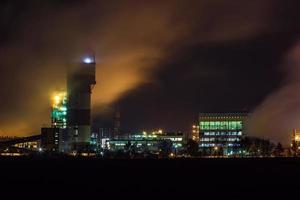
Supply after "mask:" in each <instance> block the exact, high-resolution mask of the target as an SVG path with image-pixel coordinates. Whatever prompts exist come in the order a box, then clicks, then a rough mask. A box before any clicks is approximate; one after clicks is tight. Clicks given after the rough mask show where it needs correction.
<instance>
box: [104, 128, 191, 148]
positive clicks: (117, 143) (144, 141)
mask: <svg viewBox="0 0 300 200" xmlns="http://www.w3.org/2000/svg"><path fill="white" fill-rule="evenodd" d="M163 140H169V141H171V143H172V149H173V151H174V152H178V151H181V150H183V144H184V143H185V141H186V137H185V135H184V134H183V133H182V132H162V131H161V130H159V131H154V132H152V133H146V132H143V133H138V134H130V135H128V136H124V137H118V138H117V139H116V138H115V139H112V140H109V141H108V146H109V148H110V149H111V150H123V149H124V148H125V147H126V145H128V144H131V145H134V146H135V147H136V148H137V150H138V151H141V152H142V151H145V150H146V149H147V150H148V151H151V152H158V151H159V143H160V142H161V141H163Z"/></svg>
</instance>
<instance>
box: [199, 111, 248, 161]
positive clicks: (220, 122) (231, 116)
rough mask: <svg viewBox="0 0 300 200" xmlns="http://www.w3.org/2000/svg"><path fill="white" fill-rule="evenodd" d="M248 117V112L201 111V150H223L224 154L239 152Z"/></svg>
mask: <svg viewBox="0 0 300 200" xmlns="http://www.w3.org/2000/svg"><path fill="white" fill-rule="evenodd" d="M246 118H247V113H200V115H199V148H200V150H202V151H208V152H210V153H212V152H214V151H215V152H217V151H218V152H220V151H222V152H221V153H220V154H222V155H232V154H237V153H239V151H240V146H241V139H242V137H243V136H244V130H245V129H244V125H245V120H246Z"/></svg>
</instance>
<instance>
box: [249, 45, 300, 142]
mask: <svg viewBox="0 0 300 200" xmlns="http://www.w3.org/2000/svg"><path fill="white" fill-rule="evenodd" d="M282 70H283V71H284V72H285V73H286V80H285V81H284V83H282V86H281V87H280V88H279V89H278V90H277V91H276V92H274V93H272V94H271V95H269V96H268V97H267V98H266V99H265V100H264V102H263V103H262V104H261V105H260V106H258V107H257V108H256V110H255V111H254V113H253V115H252V116H251V117H250V120H249V130H248V131H249V134H251V133H252V134H256V135H257V136H259V137H264V138H267V139H271V140H273V141H276V142H282V143H284V144H285V145H287V144H289V143H290V142H291V138H292V133H293V129H298V130H299V129H300V115H299V113H300V95H299V88H300V77H299V74H300V43H298V44H297V45H295V46H294V47H293V48H292V49H291V50H290V52H288V53H287V55H286V56H285V58H284V60H283V61H282Z"/></svg>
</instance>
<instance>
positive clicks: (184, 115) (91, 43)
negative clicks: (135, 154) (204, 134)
mask: <svg viewBox="0 0 300 200" xmlns="http://www.w3.org/2000/svg"><path fill="white" fill-rule="evenodd" d="M297 2H298V1H297V0H294V1H292V0H285V1H280V0H265V1H264V0H253V1H248V0H245V1H234V0H232V1H228V0H202V1H201V0H198V1H175V0H174V1H173V0H172V1H171V0H170V1H151V2H150V1H142V0H141V1H114V2H113V3H112V2H108V1H96V0H95V1H79V0H77V1H71V0H65V1H54V0H51V1H50V0H49V1H48V0H45V1H38V0H35V1H34V0H29V1H26V2H25V1H24V2H21V3H20V1H11V0H10V1H8V0H7V1H1V3H0V27H1V28H0V59H1V60H2V62H1V64H0V73H1V79H0V82H1V88H0V95H1V96H0V110H1V113H0V134H1V135H30V134H33V133H35V132H37V131H39V128H40V127H41V126H42V125H45V124H49V122H50V119H49V116H50V113H49V111H50V108H49V105H50V103H49V96H50V95H51V92H52V91H54V90H55V89H61V88H64V84H65V82H64V81H65V80H64V77H65V65H66V63H70V62H78V61H79V60H80V59H81V58H82V56H83V55H84V54H85V53H86V52H88V51H89V50H91V49H92V50H93V51H95V53H96V56H97V85H96V87H95V89H94V91H93V117H94V120H93V121H94V125H95V126H96V127H99V126H107V124H109V123H110V122H111V120H112V116H113V112H114V108H115V107H116V106H117V105H118V106H119V107H120V111H121V128H122V130H123V131H124V132H130V131H139V130H152V129H157V128H163V129H164V130H167V131H177V130H181V131H190V127H191V125H192V123H193V122H194V121H195V120H197V117H198V114H199V112H239V111H248V112H251V113H253V116H254V117H255V118H254V119H253V120H252V121H251V123H250V125H249V127H250V128H249V134H253V135H258V136H261V137H266V138H270V139H274V140H278V141H283V142H287V141H288V140H289V135H288V134H289V132H290V131H291V129H293V128H299V129H300V92H299V91H300V84H299V83H300V79H299V78H298V77H297V76H296V75H295V74H296V73H297V72H300V65H299V63H300V62H299V61H300V60H299V59H300V53H299V52H300V51H299V47H298V46H299V36H300V35H299V33H300V13H299V12H298V11H299V9H298V8H299V6H300V3H297ZM298 93H299V94H298ZM298 102H299V103H298Z"/></svg>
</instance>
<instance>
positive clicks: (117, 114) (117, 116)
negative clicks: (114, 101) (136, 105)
mask: <svg viewBox="0 0 300 200" xmlns="http://www.w3.org/2000/svg"><path fill="white" fill-rule="evenodd" d="M120 119H121V113H120V108H119V105H117V106H116V110H115V115H114V130H113V138H115V137H119V136H120V126H121V122H120Z"/></svg>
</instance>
